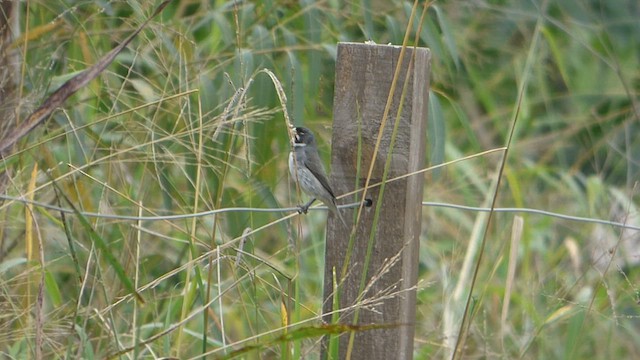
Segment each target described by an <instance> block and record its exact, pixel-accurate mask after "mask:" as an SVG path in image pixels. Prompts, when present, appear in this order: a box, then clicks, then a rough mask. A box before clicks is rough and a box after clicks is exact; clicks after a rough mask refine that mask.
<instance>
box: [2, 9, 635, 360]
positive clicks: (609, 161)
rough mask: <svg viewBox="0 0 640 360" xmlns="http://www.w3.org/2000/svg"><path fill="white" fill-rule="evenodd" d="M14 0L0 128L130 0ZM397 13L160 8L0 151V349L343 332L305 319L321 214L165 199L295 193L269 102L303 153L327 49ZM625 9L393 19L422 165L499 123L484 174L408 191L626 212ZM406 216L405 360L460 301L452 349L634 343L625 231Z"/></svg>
mask: <svg viewBox="0 0 640 360" xmlns="http://www.w3.org/2000/svg"><path fill="white" fill-rule="evenodd" d="M21 6H22V9H21V21H22V34H21V36H19V37H17V39H15V41H14V42H13V44H12V48H11V49H14V50H15V51H17V52H18V53H19V54H20V58H21V61H22V64H23V67H22V70H21V71H20V74H18V78H19V84H18V85H19V87H20V89H21V93H22V96H21V100H20V104H19V106H18V107H17V108H16V114H17V117H18V121H19V119H24V118H25V117H26V115H27V114H28V113H29V111H31V110H33V109H34V108H35V107H37V106H38V104H39V103H40V102H41V101H42V99H43V98H45V97H46V96H47V94H48V93H51V92H52V91H53V90H55V89H56V88H57V86H59V85H60V84H62V83H63V82H64V81H65V80H66V79H68V78H69V77H71V76H72V75H74V74H76V73H77V72H79V71H82V70H83V69H85V68H87V67H88V66H90V65H92V64H93V63H95V61H96V60H97V59H99V58H100V57H101V56H102V55H104V54H105V53H106V52H108V51H109V50H110V49H111V48H113V47H114V46H115V44H117V43H118V42H120V41H121V40H122V39H124V38H125V37H126V36H127V35H128V34H129V33H130V32H131V31H132V29H135V28H136V26H137V25H139V24H140V23H141V22H142V21H144V20H145V19H146V18H147V17H148V15H149V13H150V11H152V10H151V9H153V7H150V6H149V4H148V3H147V2H142V1H110V2H62V1H41V0H33V1H30V2H26V3H21ZM411 7H412V3H408V2H401V3H397V4H392V3H391V2H386V1H362V2H348V3H341V2H337V1H311V0H304V1H299V2H285V1H280V2H278V1H263V2H248V1H245V2H222V1H215V2H189V1H177V0H176V1H174V2H172V3H171V4H170V5H169V7H168V8H167V9H165V11H164V12H163V13H162V14H160V16H159V17H158V18H157V19H156V20H154V21H152V22H151V23H150V25H149V26H148V27H147V29H145V30H144V31H143V32H142V33H141V34H140V35H139V36H138V38H136V39H135V40H134V41H133V42H132V44H131V45H129V46H128V48H127V50H125V52H124V53H122V54H121V55H119V56H118V58H117V60H116V64H114V65H112V66H110V67H109V68H108V70H107V71H105V72H104V73H103V74H102V75H101V76H100V77H99V79H97V80H95V81H93V82H92V83H90V84H89V85H88V86H87V87H86V88H84V89H82V90H80V91H79V92H78V93H77V94H76V95H75V96H73V97H72V98H71V99H69V101H67V103H66V105H65V106H64V107H63V108H61V109H60V110H59V111H57V112H56V113H55V114H54V115H53V116H52V117H51V119H50V120H49V121H48V122H47V123H46V125H45V126H43V127H42V128H40V129H38V130H37V131H36V132H34V133H33V134H31V135H30V136H29V138H28V139H27V140H25V141H23V142H22V143H21V144H20V147H19V150H18V152H17V153H16V154H15V155H13V156H11V157H9V158H6V159H4V160H3V163H2V165H0V166H2V167H3V168H4V169H8V170H10V172H11V181H10V183H9V186H8V190H7V192H6V195H8V196H10V197H12V198H11V199H5V200H4V201H3V202H2V204H1V205H0V224H1V226H0V235H1V237H0V241H1V243H0V292H1V293H0V299H1V301H0V308H1V309H2V315H0V350H1V351H3V355H4V356H7V357H13V358H27V357H38V356H42V357H44V358H88V359H90V358H104V357H109V356H119V355H121V356H122V357H131V358H134V357H161V356H175V357H180V358H200V357H203V356H205V354H206V356H209V357H215V356H218V357H223V356H230V357H231V356H236V355H241V354H242V355H244V356H245V357H248V358H287V357H288V358H303V357H304V358H309V357H310V358H317V357H318V355H317V354H318V349H319V339H320V335H322V334H330V333H339V332H341V331H343V330H344V329H342V328H336V327H331V326H324V325H323V324H321V323H320V320H319V319H320V311H321V308H322V284H323V279H322V274H323V270H322V269H323V262H324V258H323V256H324V243H323V239H324V231H323V227H324V217H323V215H321V214H320V213H318V212H311V213H310V214H309V215H307V216H304V217H295V218H291V219H287V220H286V221H281V220H282V218H283V216H284V215H287V214H289V213H291V214H293V213H294V212H293V211H291V212H285V211H273V212H257V211H248V210H244V211H233V212H222V213H214V214H205V215H203V216H190V215H194V214H200V213H204V212H206V211H210V210H217V209H224V208H230V207H249V208H286V207H290V206H292V205H295V204H297V203H301V202H302V199H297V198H296V194H295V191H292V189H294V187H292V186H291V183H290V179H288V176H287V174H288V172H287V170H286V167H287V156H288V151H289V140H288V138H287V131H286V125H287V124H286V121H285V120H284V117H283V111H284V110H283V106H284V107H286V110H287V113H288V114H289V115H290V116H291V118H292V121H293V122H294V123H295V124H305V125H306V126H309V127H311V128H313V129H314V130H315V132H316V133H317V134H318V138H319V141H320V151H321V153H322V154H323V155H325V156H326V155H327V154H328V152H329V149H330V147H329V144H328V143H327V139H329V134H330V131H331V128H330V124H331V111H332V96H333V81H334V79H333V68H334V65H335V64H334V58H335V49H336V42H338V41H365V40H369V39H371V40H374V41H376V42H377V43H383V44H384V43H388V42H392V43H396V44H398V43H401V41H402V36H403V34H404V31H405V29H406V27H407V24H408V23H409V21H408V20H409V17H410V16H419V14H418V15H416V14H413V15H412V14H411V12H410V9H411ZM639 16H640V5H638V4H637V3H636V2H635V1H631V0H628V1H617V2H596V1H587V0H573V1H559V0H558V1H552V0H549V1H543V2H537V1H502V2H497V3H496V2H493V3H483V2H465V3H460V2H444V1H443V2H436V3H434V4H431V7H430V9H429V10H428V15H427V19H426V20H425V22H424V23H423V24H422V27H421V30H420V34H418V35H419V38H420V44H419V45H420V46H427V47H429V48H431V50H432V52H433V57H432V59H433V70H432V81H431V84H432V93H431V98H430V118H429V130H428V133H427V134H426V138H427V141H428V143H429V153H428V157H429V159H430V164H429V165H437V164H440V163H442V162H444V161H451V160H456V159H460V158H463V157H465V156H469V155H473V154H476V153H480V152H482V151H485V150H488V149H493V148H498V147H502V146H505V145H506V139H507V137H508V135H509V129H510V126H511V125H512V124H514V121H513V120H514V119H517V121H516V122H515V124H516V127H515V129H514V137H513V139H512V142H511V144H510V146H509V153H508V157H507V159H506V163H505V168H504V172H503V173H502V176H503V177H502V182H501V185H500V187H499V188H498V189H497V190H495V186H496V183H497V176H498V172H497V171H496V169H497V166H498V164H499V163H500V160H501V159H500V154H499V153H498V154H496V153H493V154H490V155H485V156H482V157H476V158H471V159H469V160H466V161H459V162H455V163H453V164H452V165H449V166H446V167H442V168H439V169H438V170H437V171H429V172H427V173H426V177H427V188H426V191H425V200H428V201H434V202H443V203H449V204H463V205H473V206H489V204H490V203H491V202H490V200H491V199H492V197H493V195H494V190H495V193H496V194H497V202H496V206H498V207H520V208H535V209H543V210H549V211H554V212H558V213H564V214H571V215H576V216H582V217H586V218H594V219H608V220H615V221H618V222H621V223H626V224H630V225H634V226H636V227H637V226H638V225H639V224H640V217H639V215H638V207H639V206H640V205H639V195H638V179H640V165H639V163H638V161H639V156H638V154H640V140H639V139H638V137H637V136H635V134H636V133H637V132H638V130H639V125H638V124H640V115H639V114H640V110H639V109H640V106H639V102H638V92H639V84H640V72H638V70H637V69H638V68H640V67H639V65H640V64H638V53H639V52H640V49H639V48H640V43H639V42H638V41H637V39H638V38H640V24H639V23H638V22H637V18H638V17H639ZM417 22H418V19H415V21H414V26H415V27H414V29H413V30H414V31H417V29H418V28H419V27H418V24H416V23H417ZM536 24H538V26H536ZM534 39H537V41H534ZM527 64H528V65H527ZM265 68H266V69H268V70H270V71H271V72H272V73H273V74H274V75H275V77H276V78H277V79H279V81H280V83H281V86H282V88H283V89H284V91H285V93H286V97H287V102H286V104H283V103H282V101H281V100H280V97H279V96H278V93H277V90H276V85H277V84H274V81H273V80H272V78H271V77H269V76H268V75H267V74H265V73H264V72H260V71H261V70H262V69H265ZM519 90H525V91H519ZM519 94H521V95H522V96H521V99H520V100H518V99H519V98H518V96H519ZM516 109H518V110H519V113H518V115H517V116H514V113H515V110H516ZM326 158H328V156H327V157H326ZM30 199H33V201H35V202H37V203H38V204H48V205H50V207H44V206H40V205H33V206H30V205H29V206H28V205H27V204H26V203H25V201H26V200H30ZM67 199H68V200H67ZM56 208H65V209H72V208H75V209H76V211H71V212H67V213H63V212H61V211H60V210H59V209H56ZM175 214H178V215H186V216H185V217H182V218H177V219H174V218H169V216H170V215H175ZM423 214H424V236H423V237H422V243H421V250H420V251H421V253H420V265H421V271H420V284H419V285H420V288H419V291H418V308H417V313H418V317H417V319H416V327H417V330H416V345H415V354H416V358H434V357H435V358H442V357H450V356H451V355H452V351H453V348H454V347H455V346H456V343H458V341H459V340H461V339H460V338H458V334H459V329H460V322H461V320H462V318H463V312H464V309H465V305H466V304H468V305H469V306H468V311H467V313H466V314H467V319H468V320H467V322H466V324H468V326H467V331H466V333H465V334H466V342H465V343H464V345H465V346H464V347H461V348H459V349H458V350H459V351H460V355H462V357H464V358H467V357H491V358H493V357H504V358H519V357H522V358H585V357H588V358H635V357H638V356H639V355H640V354H638V348H637V346H636V344H637V342H638V336H639V335H640V332H639V329H640V327H639V324H640V323H639V321H640V320H639V318H638V317H639V315H640V314H639V313H638V305H637V303H638V301H639V299H640V297H639V296H640V295H639V292H638V291H639V290H638V288H639V285H638V279H639V278H638V268H637V267H638V261H639V260H640V253H639V252H638V250H637V249H638V248H639V247H638V246H637V245H638V242H639V241H640V235H638V234H639V233H638V231H637V230H631V229H626V230H625V229H622V228H620V227H614V226H606V225H599V224H593V223H588V222H587V223H577V222H572V221H569V220H565V219H559V218H555V217H552V216H543V215H534V214H522V215H520V216H521V217H518V218H516V214H513V213H508V212H507V213H495V214H493V219H492V221H491V223H489V224H488V225H487V219H486V214H485V213H478V212H471V211H462V210H456V209H449V208H437V207H425V208H424V209H423ZM120 215H126V216H130V217H132V218H133V219H125V218H122V217H119V216H120ZM136 217H138V218H139V219H137V220H135V218H136ZM151 217H153V218H151ZM516 219H517V220H516ZM485 226H488V229H487V235H486V236H485V237H483V235H482V233H483V230H484V229H485ZM482 238H484V239H485V242H484V246H482V248H483V249H484V255H483V257H482V259H481V261H480V262H479V263H478V256H477V252H476V251H478V249H479V248H478V247H475V246H481V243H480V240H481V239H482ZM476 265H477V266H476ZM476 267H477V273H476V279H477V280H476V283H475V286H474V288H473V292H471V296H470V297H469V299H470V302H468V301H467V295H468V294H469V290H470V282H469V279H470V275H471V274H472V269H474V268H476ZM119 269H121V270H122V271H123V273H124V274H125V277H126V278H127V279H129V280H130V281H131V284H133V287H134V288H135V289H137V292H138V293H139V294H140V296H141V297H142V299H143V300H142V301H140V300H136V299H135V297H134V296H132V292H131V291H130V289H129V288H128V287H127V285H126V283H125V282H126V281H123V280H122V279H123V277H122V276H120V275H119V274H118V271H120V270H119ZM458 344H462V343H458ZM233 351H238V352H235V353H234V352H233Z"/></svg>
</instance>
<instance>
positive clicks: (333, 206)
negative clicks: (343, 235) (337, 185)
mask: <svg viewBox="0 0 640 360" xmlns="http://www.w3.org/2000/svg"><path fill="white" fill-rule="evenodd" d="M329 208H330V209H331V212H332V213H334V214H335V215H336V216H337V217H338V218H339V219H340V221H341V222H342V224H343V225H344V227H345V228H348V227H349V225H347V222H346V221H345V220H344V217H343V216H342V213H341V212H340V209H338V205H337V204H336V201H335V199H333V201H331V204H330V205H329Z"/></svg>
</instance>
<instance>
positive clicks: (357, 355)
mask: <svg viewBox="0 0 640 360" xmlns="http://www.w3.org/2000/svg"><path fill="white" fill-rule="evenodd" d="M401 49H402V48H401V47H399V46H387V45H369V44H361V43H340V44H338V56H337V61H336V83H335V94H334V108H333V111H334V121H333V139H332V152H331V153H332V162H331V164H332V165H331V169H332V170H331V174H332V179H331V180H332V184H333V185H334V190H335V191H336V193H337V194H344V193H347V192H350V191H353V190H356V189H361V188H362V187H363V186H364V185H365V177H366V176H367V173H368V171H369V167H370V165H371V161H372V156H373V154H374V148H375V144H376V140H377V138H378V132H379V130H380V127H381V122H382V119H383V114H384V110H385V106H386V103H387V98H388V96H389V93H390V91H391V88H392V83H393V78H394V73H395V71H396V65H397V64H398V62H399V60H400V54H401ZM430 59H431V56H430V51H429V49H426V48H417V49H413V48H406V49H405V52H404V56H403V60H402V64H401V65H400V69H399V72H398V74H397V79H396V82H395V90H394V94H393V98H392V104H391V107H390V111H389V112H388V117H387V122H386V125H385V127H384V130H383V131H382V140H381V143H380V147H379V153H378V154H377V156H376V160H375V165H374V167H373V173H372V177H371V180H370V185H373V184H375V183H378V182H380V181H381V180H382V178H383V170H384V167H385V163H386V159H387V154H388V153H389V151H390V144H391V137H392V136H391V135H392V132H393V128H394V123H395V120H396V118H397V113H398V108H399V106H400V102H401V97H402V94H403V87H404V86H405V82H408V83H407V85H408V86H407V87H406V90H405V91H406V92H405V95H404V100H403V104H402V107H401V108H402V111H401V113H400V117H399V121H400V123H399V126H398V129H397V135H396V141H395V144H394V145H393V149H392V156H391V161H390V167H389V172H388V176H387V178H393V177H397V176H400V175H404V174H408V173H411V172H413V171H416V170H419V169H421V168H422V167H423V164H424V158H425V146H426V124H427V104H428V98H429V71H430ZM407 74H408V77H407ZM405 80H406V81H405ZM359 136H361V141H359V140H358V137H359ZM358 144H361V150H360V151H359V150H358ZM359 153H360V159H358V154H359ZM358 160H359V161H360V162H361V166H360V169H361V172H360V176H361V178H360V179H356V164H357V163H358ZM423 184H424V176H423V175H422V174H419V175H415V176H411V177H407V178H404V179H402V180H399V181H394V182H391V183H388V184H387V185H386V187H385V189H384V194H383V197H382V198H380V197H379V194H380V187H379V186H378V187H375V188H372V189H370V190H368V192H367V197H370V198H372V199H373V201H374V203H373V206H372V207H370V208H365V209H364V211H363V213H362V218H361V219H360V222H359V224H358V227H357V232H356V235H355V241H354V247H353V250H352V252H350V250H348V245H349V233H348V231H346V230H345V229H344V227H343V226H342V224H341V223H340V221H338V220H337V219H336V218H334V217H331V219H332V220H331V221H330V224H329V225H330V226H329V228H328V231H327V243H326V255H325V260H326V263H325V272H324V276H325V278H324V279H325V280H324V299H325V302H324V306H323V313H324V314H325V315H324V317H323V319H324V321H325V322H327V323H329V322H331V321H332V312H333V311H335V310H336V309H337V307H336V306H335V305H334V298H333V296H334V288H336V287H337V289H338V291H337V294H338V297H337V298H338V299H339V309H347V310H344V311H341V312H340V313H339V323H342V324H353V323H354V317H357V321H355V323H356V324H389V325H392V326H391V327H389V328H384V329H377V330H370V331H362V332H354V333H348V334H344V335H342V336H341V337H340V340H339V358H341V359H343V358H345V356H346V355H347V348H348V344H349V341H350V337H351V336H353V351H352V352H351V353H350V355H351V359H411V358H412V356H413V337H414V330H415V304H416V292H415V288H414V287H415V285H416V281H417V274H418V250H419V240H420V232H421V214H422V211H421V209H422V207H421V205H422V204H421V202H422V193H423V190H422V189H423ZM353 200H355V198H354V197H351V198H349V199H346V200H345V199H343V200H341V201H340V203H344V202H350V201H353ZM378 203H380V205H381V211H380V214H379V218H378V222H377V226H376V227H375V228H372V227H373V220H374V214H375V212H376V210H375V209H376V206H377V205H378ZM354 213H357V210H349V211H343V214H344V215H345V216H346V217H345V218H346V219H349V221H348V222H349V223H351V221H350V220H351V219H352V218H353V214H354ZM372 232H373V234H372ZM372 235H373V236H372ZM369 241H373V244H372V247H371V248H370V249H371V251H370V253H371V255H370V260H369V264H368V267H367V268H366V269H365V267H364V265H365V262H366V256H367V252H368V246H369ZM349 253H350V259H348V260H349V263H348V264H345V260H346V259H347V258H348V257H349V255H347V254H349ZM392 259H395V262H394V260H392ZM334 274H335V276H336V278H337V279H338V281H337V284H334V281H333V279H334V278H333V277H334ZM363 277H364V278H363ZM363 279H364V280H363ZM362 289H365V291H364V293H362V294H361V291H362ZM357 304H361V306H357ZM354 305H356V306H354ZM328 344H329V342H328V341H325V343H324V347H323V357H324V358H326V357H327V345H328Z"/></svg>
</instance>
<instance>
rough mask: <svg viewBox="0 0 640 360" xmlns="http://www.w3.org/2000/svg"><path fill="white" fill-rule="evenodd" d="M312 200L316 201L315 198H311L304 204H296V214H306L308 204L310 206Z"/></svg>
mask: <svg viewBox="0 0 640 360" xmlns="http://www.w3.org/2000/svg"><path fill="white" fill-rule="evenodd" d="M314 201H316V199H311V201H309V202H308V203H306V204H304V205H298V214H306V213H307V212H308V211H309V206H311V204H313V202H314Z"/></svg>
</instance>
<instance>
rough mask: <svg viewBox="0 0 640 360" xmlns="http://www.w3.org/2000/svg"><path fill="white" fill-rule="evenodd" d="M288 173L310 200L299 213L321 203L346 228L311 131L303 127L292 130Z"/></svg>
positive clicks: (305, 211)
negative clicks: (317, 201)
mask: <svg viewBox="0 0 640 360" xmlns="http://www.w3.org/2000/svg"><path fill="white" fill-rule="evenodd" d="M289 173H290V174H291V177H292V178H293V179H294V180H295V181H296V182H297V183H298V185H299V186H300V189H302V191H304V192H305V193H306V194H307V195H309V196H311V200H310V201H309V202H308V203H306V204H305V205H301V206H300V210H299V212H300V213H305V214H306V213H307V211H308V210H309V206H311V204H313V202H314V201H316V200H320V201H322V202H323V203H324V204H325V205H327V207H328V208H329V210H331V212H333V213H334V214H335V215H336V216H337V217H338V218H339V219H340V221H342V223H343V224H344V225H345V227H346V226H347V223H346V222H345V220H344V218H343V217H342V214H340V210H339V209H338V206H337V204H336V196H335V194H334V192H333V190H332V189H331V185H329V179H327V173H326V171H325V169H324V165H322V161H321V160H320V156H319V155H318V147H317V145H316V139H315V137H314V136H313V133H312V132H311V130H309V129H307V128H305V127H301V126H300V127H294V128H293V149H292V150H291V152H290V153H289Z"/></svg>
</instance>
